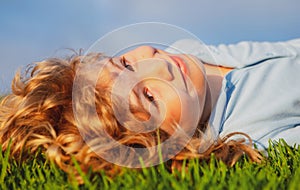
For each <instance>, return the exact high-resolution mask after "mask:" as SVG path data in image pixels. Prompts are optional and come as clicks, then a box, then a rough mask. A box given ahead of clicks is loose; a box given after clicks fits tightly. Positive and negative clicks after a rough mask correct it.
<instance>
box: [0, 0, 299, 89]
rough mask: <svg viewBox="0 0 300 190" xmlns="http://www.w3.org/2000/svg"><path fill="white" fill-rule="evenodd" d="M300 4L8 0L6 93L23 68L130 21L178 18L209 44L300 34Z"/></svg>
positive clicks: (2, 53) (0, 34)
mask: <svg viewBox="0 0 300 190" xmlns="http://www.w3.org/2000/svg"><path fill="white" fill-rule="evenodd" d="M299 7H300V1H299V0H247V1H242V0H226V1H221V0H209V1H207V0H205V1H204V0H198V1H196V0H194V1H191V0H185V1H184V0H151V1H145V0H85V1H84V0H81V1H80V0H51V1H40V0H27V1H17V0H2V1H1V2H0V15H1V16H0V26H1V28H0V57H1V69H0V93H3V92H7V91H9V86H10V81H11V79H12V77H13V74H14V73H15V71H16V70H17V69H18V68H20V67H25V66H26V65H27V64H29V63H32V62H35V61H40V60H42V59H45V58H47V57H52V56H55V55H57V52H60V51H62V49H64V48H72V49H75V50H78V49H79V48H83V49H85V50H86V49H88V48H89V47H90V46H91V45H92V44H93V43H94V42H95V41H96V40H98V39H99V38H100V37H102V36H103V35H105V34H107V33H108V32H111V31H112V30H114V29H117V28H119V27H122V26H125V25H128V24H134V23H137V22H150V21H151V22H164V23H169V24H173V25H176V26H179V27H182V28H184V29H186V30H188V31H190V32H191V33H193V34H195V35H196V36H198V37H199V38H200V39H201V40H202V41H204V42H205V43H206V44H220V43H225V44H228V43H235V42H238V41H242V40H251V41H281V40H288V39H292V38H299V37H300V16H299Z"/></svg>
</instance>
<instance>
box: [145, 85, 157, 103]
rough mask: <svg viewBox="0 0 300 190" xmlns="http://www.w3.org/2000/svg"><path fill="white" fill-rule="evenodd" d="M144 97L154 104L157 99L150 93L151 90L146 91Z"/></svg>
mask: <svg viewBox="0 0 300 190" xmlns="http://www.w3.org/2000/svg"><path fill="white" fill-rule="evenodd" d="M144 96H145V97H146V98H147V99H148V100H149V101H150V102H154V101H155V98H154V96H153V94H152V93H151V92H150V90H149V89H148V88H145V89H144Z"/></svg>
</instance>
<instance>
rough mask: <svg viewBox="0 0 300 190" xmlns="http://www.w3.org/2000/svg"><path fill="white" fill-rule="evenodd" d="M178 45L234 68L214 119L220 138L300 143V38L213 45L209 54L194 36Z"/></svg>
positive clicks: (261, 145) (261, 144)
mask: <svg viewBox="0 0 300 190" xmlns="http://www.w3.org/2000/svg"><path fill="white" fill-rule="evenodd" d="M174 46H175V47H178V48H179V49H183V50H184V51H185V53H190V54H193V55H195V56H197V57H199V58H200V59H202V60H203V61H205V62H207V63H211V64H215V65H223V66H227V67H233V68H235V69H234V70H232V71H231V72H229V73H228V74H227V75H226V76H225V77H224V79H223V83H222V88H221V92H220V95H219V98H218V100H217V103H216V105H215V108H214V109H213V112H212V114H211V117H210V120H209V124H210V126H211V127H212V129H214V131H215V133H217V134H218V135H219V136H220V137H221V138H222V137H223V136H225V135H227V134H229V133H231V132H244V133H247V134H248V135H249V136H250V137H251V138H252V139H253V141H254V142H255V143H256V144H257V145H258V148H260V149H262V148H266V147H268V145H269V144H268V141H269V139H271V140H276V141H277V140H279V139H280V138H283V139H284V140H285V141H286V142H287V143H288V144H289V145H291V146H293V145H294V144H300V39H296V40H291V41H287V42H276V43H270V42H240V43H238V44H235V45H219V46H208V50H209V51H210V53H208V51H207V49H205V48H207V47H204V45H203V44H200V43H199V42H197V41H194V40H181V41H178V42H176V43H175V44H174Z"/></svg>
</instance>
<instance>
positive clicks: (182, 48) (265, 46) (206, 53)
mask: <svg viewBox="0 0 300 190" xmlns="http://www.w3.org/2000/svg"><path fill="white" fill-rule="evenodd" d="M167 51H169V52H171V53H187V54H192V55H194V56H197V57H198V58H199V59H201V60H202V61H204V62H206V63H209V64H213V65H219V66H225V67H231V68H242V67H247V66H250V65H253V64H257V63H259V62H262V61H265V60H268V59H274V58H282V57H291V56H297V54H300V39H295V40H290V41H286V42H251V41H243V42H239V43H237V44H229V45H225V44H220V45H218V46H213V45H205V44H204V43H202V42H200V41H197V40H194V39H183V40H179V41H177V42H175V43H174V44H173V45H172V46H171V47H169V48H168V49H167Z"/></svg>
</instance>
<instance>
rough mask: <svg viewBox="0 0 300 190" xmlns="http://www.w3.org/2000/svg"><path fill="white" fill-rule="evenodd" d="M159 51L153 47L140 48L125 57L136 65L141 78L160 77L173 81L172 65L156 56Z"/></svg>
mask: <svg viewBox="0 0 300 190" xmlns="http://www.w3.org/2000/svg"><path fill="white" fill-rule="evenodd" d="M156 52H158V50H157V49H155V48H153V47H151V46H140V47H138V48H136V49H134V50H132V51H129V52H127V53H125V54H124V55H123V56H124V57H125V59H126V60H128V61H129V62H131V63H134V65H135V69H136V73H137V74H138V75H140V76H143V77H145V76H148V77H159V78H162V79H165V80H168V81H171V80H173V78H174V76H173V73H172V72H171V70H172V69H171V66H170V64H169V63H168V62H167V61H166V60H164V59H161V58H158V57H156V56H155V54H156Z"/></svg>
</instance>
